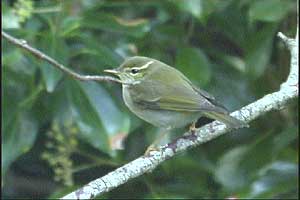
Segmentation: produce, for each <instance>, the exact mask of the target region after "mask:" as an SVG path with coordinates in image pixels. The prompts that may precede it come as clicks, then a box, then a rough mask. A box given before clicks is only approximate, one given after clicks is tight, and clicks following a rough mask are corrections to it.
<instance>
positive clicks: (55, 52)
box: [36, 32, 69, 92]
mask: <svg viewBox="0 0 300 200" xmlns="http://www.w3.org/2000/svg"><path fill="white" fill-rule="evenodd" d="M39 46H40V48H41V49H42V51H43V52H44V53H45V54H47V55H48V56H50V57H52V58H53V59H55V60H57V61H58V62H59V63H61V64H63V65H65V66H66V64H67V62H68V59H69V53H68V52H69V51H68V48H67V45H66V44H65V41H64V40H63V39H62V38H61V37H58V35H56V34H54V33H51V32H50V33H44V34H43V37H42V38H41V41H40V42H39ZM36 65H38V66H39V67H40V69H41V71H42V75H43V80H44V82H45V85H46V90H47V92H53V90H54V89H55V87H56V85H57V83H58V81H59V80H60V78H61V77H62V72H61V71H60V70H59V69H57V68H56V67H55V66H53V65H51V64H49V63H47V62H46V61H43V60H37V61H36Z"/></svg>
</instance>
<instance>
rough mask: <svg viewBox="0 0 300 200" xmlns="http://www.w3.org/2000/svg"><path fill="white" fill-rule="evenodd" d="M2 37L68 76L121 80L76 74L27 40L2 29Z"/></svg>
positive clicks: (79, 78)
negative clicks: (15, 36)
mask: <svg viewBox="0 0 300 200" xmlns="http://www.w3.org/2000/svg"><path fill="white" fill-rule="evenodd" d="M2 37H4V38H5V39H7V40H8V41H9V42H11V43H12V44H14V45H16V46H18V47H21V48H22V49H25V50H27V51H29V52H30V53H31V54H33V55H35V56H36V57H37V58H39V59H42V60H45V61H46V62H48V63H50V64H51V65H53V66H54V67H56V68H58V69H60V70H61V71H63V72H65V73H67V74H69V75H70V76H72V77H73V78H75V79H77V80H80V81H112V82H117V83H121V81H120V80H119V79H117V78H114V77H111V76H96V75H81V74H78V73H76V72H73V71H72V70H70V69H68V68H66V67H65V66H64V65H62V64H60V63H59V62H57V61H56V60H54V59H53V58H51V57H49V56H47V55H46V54H44V53H43V52H41V51H40V50H38V49H35V48H33V47H32V46H30V45H29V44H27V42H26V41H25V40H22V39H17V38H14V37H13V36H11V35H9V34H7V33H5V32H4V31H2Z"/></svg>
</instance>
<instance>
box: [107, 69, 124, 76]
mask: <svg viewBox="0 0 300 200" xmlns="http://www.w3.org/2000/svg"><path fill="white" fill-rule="evenodd" d="M104 72H107V73H110V74H116V75H117V74H119V73H120V72H119V71H118V70H115V69H105V70H104Z"/></svg>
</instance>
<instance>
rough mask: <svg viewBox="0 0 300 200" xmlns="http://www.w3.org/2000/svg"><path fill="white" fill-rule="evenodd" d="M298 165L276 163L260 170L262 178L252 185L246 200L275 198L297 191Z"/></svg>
mask: <svg viewBox="0 0 300 200" xmlns="http://www.w3.org/2000/svg"><path fill="white" fill-rule="evenodd" d="M298 173H299V172H298V165H297V164H296V163H290V162H284V161H276V162H273V163H271V164H269V165H268V166H266V167H264V168H263V169H261V170H260V173H259V175H260V177H259V178H258V180H257V181H255V182H254V183H253V184H252V185H251V191H250V194H249V195H247V196H246V198H274V196H276V195H280V194H284V193H287V192H290V191H293V190H295V191H297V190H298V187H297V184H298V179H297V177H298Z"/></svg>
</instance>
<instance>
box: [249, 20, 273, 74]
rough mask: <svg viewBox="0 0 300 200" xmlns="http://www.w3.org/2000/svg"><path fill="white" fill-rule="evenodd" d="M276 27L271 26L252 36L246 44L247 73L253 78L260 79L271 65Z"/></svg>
mask: <svg viewBox="0 0 300 200" xmlns="http://www.w3.org/2000/svg"><path fill="white" fill-rule="evenodd" d="M275 30H276V25H274V24H269V25H267V26H265V27H264V28H263V29H262V30H260V31H258V32H256V33H254V34H252V35H251V36H250V38H249V39H248V40H247V44H246V57H245V60H246V73H247V74H249V75H250V76H251V77H252V78H258V77H260V76H261V75H262V74H263V73H264V71H265V69H266V67H267V64H268V63H269V59H270V56H271V52H272V41H273V38H274V34H275Z"/></svg>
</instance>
